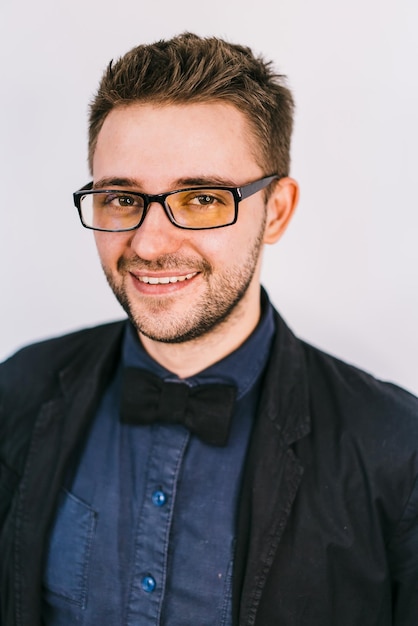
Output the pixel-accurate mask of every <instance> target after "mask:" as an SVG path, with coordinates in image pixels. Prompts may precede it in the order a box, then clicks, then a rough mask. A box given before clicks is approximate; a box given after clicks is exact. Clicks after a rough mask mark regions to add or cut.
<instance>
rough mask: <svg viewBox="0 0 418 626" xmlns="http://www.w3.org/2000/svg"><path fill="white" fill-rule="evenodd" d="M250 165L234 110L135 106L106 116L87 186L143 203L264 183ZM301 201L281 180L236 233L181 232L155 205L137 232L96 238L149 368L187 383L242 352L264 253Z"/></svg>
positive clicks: (251, 151)
mask: <svg viewBox="0 0 418 626" xmlns="http://www.w3.org/2000/svg"><path fill="white" fill-rule="evenodd" d="M258 161H259V159H258V155H257V151H256V147H255V141H254V139H253V136H252V134H251V131H250V127H249V125H248V122H247V120H246V117H245V116H244V115H243V114H242V113H241V112H240V111H239V110H238V109H236V108H235V107H234V106H232V105H229V104H226V103H222V102H214V103H209V104H187V105H166V106H156V105H152V104H134V105H132V104H131V105H129V106H127V107H120V108H116V109H113V110H112V111H111V112H110V113H109V115H108V116H107V118H106V120H105V122H104V124H103V126H102V128H101V130H100V133H99V136H98V140H97V145H96V150H95V153H94V157H93V179H94V185H95V187H97V188H103V187H104V186H105V187H106V188H109V186H110V187H112V181H113V186H114V187H115V188H116V187H117V188H118V189H120V188H125V187H126V188H127V189H130V190H131V191H133V190H136V191H142V192H144V193H149V194H157V193H163V192H166V191H171V190H174V189H181V188H182V187H187V186H192V185H199V184H206V185H207V184H218V185H219V184H225V185H227V186H240V185H244V184H246V183H249V182H252V181H253V180H256V179H258V178H261V177H263V176H265V175H267V174H270V173H271V172H266V171H265V170H263V169H262V168H261V166H260V164H259V162H258ZM116 180H117V181H118V182H117V183H116V182H115V181H116ZM297 198H298V187H297V184H296V182H295V181H294V180H292V179H290V178H285V179H282V180H281V181H280V182H279V183H278V184H277V185H276V187H275V189H274V191H273V193H272V194H271V195H270V197H269V199H268V201H267V203H266V202H265V197H264V194H263V192H262V191H261V192H258V193H257V194H255V195H254V196H252V197H250V198H247V199H246V200H243V201H242V202H241V203H240V205H239V214H238V220H237V222H236V223H235V224H234V225H232V226H228V227H225V228H219V229H214V230H201V231H191V230H183V229H180V228H177V227H176V226H174V225H173V224H171V223H170V222H169V220H168V218H167V216H166V215H165V213H164V210H163V208H162V207H161V206H160V205H158V204H157V203H154V204H152V205H151V206H150V209H149V212H148V214H147V216H146V218H145V220H144V222H143V224H142V225H141V227H140V228H139V229H137V230H135V231H131V232H127V233H101V232H95V239H96V245H97V249H98V253H99V256H100V260H101V263H102V266H103V269H104V272H105V274H106V277H107V279H108V281H109V284H110V286H111V288H112V289H113V291H114V293H115V295H116V297H117V298H118V300H119V301H120V302H121V304H122V306H123V307H124V308H125V310H126V311H127V313H128V315H129V316H130V318H131V320H132V321H133V322H134V324H135V326H136V328H137V330H138V333H139V337H140V339H141V341H142V343H143V345H144V347H145V349H146V350H147V352H148V353H149V354H150V355H151V356H152V357H153V358H154V359H155V360H157V361H158V362H159V363H161V364H162V365H163V366H164V367H166V368H167V369H169V370H170V371H172V372H174V373H176V374H177V375H178V376H180V377H182V378H184V377H187V376H191V375H193V374H196V373H197V372H199V371H201V370H203V369H205V368H206V367H208V366H209V365H211V364H213V363H215V362H216V361H218V360H220V359H221V358H223V357H224V356H226V355H227V354H229V353H231V352H232V351H233V350H235V349H236V348H238V347H239V346H240V345H241V344H242V343H243V342H244V341H245V339H246V338H247V337H248V336H249V335H250V334H251V332H252V331H253V330H254V328H255V326H256V325H257V322H258V320H259V317H260V269H261V256H262V255H261V252H262V248H263V245H264V244H266V243H267V244H271V243H275V242H276V241H277V240H278V239H279V238H280V236H281V235H282V233H283V232H284V230H285V228H286V226H287V224H288V222H289V220H290V218H291V216H292V214H293V211H294V209H295V206H296V203H297ZM185 276H187V277H188V278H187V279H186V280H178V281H177V282H167V281H168V280H170V281H172V280H175V278H176V277H177V278H179V279H183V278H184V277H185ZM144 278H145V280H149V279H151V280H152V281H155V280H157V279H158V281H162V283H158V284H150V283H148V282H143V281H144Z"/></svg>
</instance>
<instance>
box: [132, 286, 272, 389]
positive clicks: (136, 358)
mask: <svg viewBox="0 0 418 626" xmlns="http://www.w3.org/2000/svg"><path fill="white" fill-rule="evenodd" d="M274 334H275V324H274V316H273V307H272V305H271V303H270V301H269V299H268V296H267V294H266V292H265V291H264V289H262V292H261V317H260V321H259V323H258V324H257V326H256V328H255V330H254V331H253V332H252V333H251V335H250V336H249V337H248V338H247V339H246V341H245V342H244V343H243V344H242V345H241V346H240V347H239V348H237V350H234V352H231V354H228V355H227V356H226V357H225V358H223V359H221V360H220V361H218V362H216V363H214V364H213V365H211V366H209V367H208V368H206V369H205V370H202V371H201V372H199V373H198V374H196V375H195V376H190V377H189V378H186V379H182V382H184V383H186V384H188V385H190V386H191V387H192V386H195V385H200V384H208V383H226V384H233V385H235V386H236V387H237V399H240V398H242V397H243V396H244V395H245V394H246V393H247V392H248V391H249V390H250V389H251V388H252V387H253V385H254V384H255V382H256V381H257V379H258V378H259V376H260V375H261V373H262V372H263V370H264V367H265V365H266V363H267V359H268V356H269V352H270V346H271V343H272V339H273V337H274ZM122 363H123V365H124V367H139V368H142V369H146V370H148V371H150V372H152V373H153V374H156V375H157V376H159V377H160V378H162V379H163V380H166V381H178V380H179V378H178V376H176V375H175V374H173V373H172V372H170V371H169V370H167V369H165V368H164V367H163V366H162V365H160V364H159V363H157V362H156V361H155V360H154V359H153V358H152V357H151V356H150V355H149V354H148V353H147V352H146V351H145V350H144V348H143V346H142V344H141V342H140V340H139V338H138V334H137V332H136V330H135V328H134V327H133V325H132V324H131V323H130V322H128V323H127V328H126V332H125V335H124V339H123V348H122Z"/></svg>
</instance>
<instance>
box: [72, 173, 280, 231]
mask: <svg viewBox="0 0 418 626" xmlns="http://www.w3.org/2000/svg"><path fill="white" fill-rule="evenodd" d="M280 178H281V176H279V175H278V174H271V175H270V176H265V177H263V178H260V179H258V180H255V181H253V182H252V183H248V185H242V186H241V187H224V186H216V185H215V186H213V185H209V186H207V187H206V186H199V187H187V188H185V189H175V190H174V191H167V192H166V193H158V194H147V193H142V192H139V191H127V190H125V189H120V188H119V189H93V181H91V182H89V183H87V185H85V186H84V187H81V189H78V190H77V191H75V192H74V193H73V200H74V204H75V206H76V208H77V211H78V215H79V218H80V221H81V224H82V225H83V226H84V228H88V229H90V230H97V231H101V232H107V233H123V232H128V231H131V230H136V229H137V228H139V227H140V226H141V224H142V223H143V221H144V220H145V218H146V216H147V213H148V209H149V206H150V204H151V203H152V202H157V203H158V204H160V205H161V206H162V207H163V209H164V212H165V214H166V215H167V217H168V219H169V220H170V222H171V224H173V225H174V226H176V227H177V228H183V229H184V230H212V229H214V228H224V227H225V226H232V224H235V222H236V221H237V219H238V205H239V203H240V202H241V200H245V199H246V198H249V197H250V196H252V195H254V194H255V193H257V192H258V191H261V190H262V189H265V188H266V187H268V185H270V183H272V182H273V180H275V179H277V180H280ZM200 189H202V190H205V191H210V190H212V189H213V190H214V191H216V190H221V191H229V192H231V194H232V196H233V198H234V203H235V210H234V217H233V219H232V220H231V221H230V222H228V223H227V224H220V225H218V226H184V225H183V224H178V223H177V222H176V220H175V219H174V215H173V214H172V212H171V209H170V207H169V205H168V204H167V202H166V199H167V198H168V196H171V195H173V194H175V193H179V192H183V191H199V190H200ZM115 191H120V192H124V191H126V193H127V194H129V195H130V196H138V197H140V198H142V200H143V202H144V208H143V213H142V216H141V219H140V220H139V222H138V224H135V226H130V227H129V228H119V229H115V230H113V229H109V228H96V227H94V226H89V225H88V224H86V223H85V222H84V220H83V215H82V210H81V200H82V198H83V197H84V196H86V195H93V194H98V193H112V192H115Z"/></svg>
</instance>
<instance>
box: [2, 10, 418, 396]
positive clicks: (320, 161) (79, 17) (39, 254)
mask: <svg viewBox="0 0 418 626" xmlns="http://www.w3.org/2000/svg"><path fill="white" fill-rule="evenodd" d="M0 25H1V40H0V45H1V81H0V89H1V116H0V139H1V140H0V151H1V152H0V185H1V227H0V272H1V274H0V280H1V282H0V285H1V294H2V295H1V325H0V358H3V357H5V356H6V355H7V354H9V353H11V352H12V351H14V350H15V349H17V348H18V347H20V346H21V345H23V344H25V343H28V342H31V341H34V340H37V339H40V338H44V337H47V336H50V335H55V334H59V333H62V332H66V331H68V330H72V329H76V328H79V327H82V326H85V325H92V324H96V323H98V322H101V321H104V320H109V319H114V318H116V317H121V314H122V312H121V310H120V308H119V306H118V305H117V304H116V302H115V301H114V299H113V296H112V294H111V292H110V290H109V289H108V287H107V285H106V283H105V280H104V278H103V277H102V272H101V268H100V266H99V262H98V259H97V256H96V252H95V249H94V243H93V239H92V236H91V233H89V232H88V231H87V230H84V229H82V228H81V226H80V225H79V223H78V221H77V220H78V218H77V215H76V210H75V208H74V207H73V206H72V197H71V194H72V192H73V191H74V190H75V189H77V188H78V187H80V186H81V185H82V184H84V183H85V182H87V181H88V180H89V175H88V170H87V166H86V133H87V130H86V129H87V122H86V120H87V104H88V101H89V100H90V98H91V96H92V94H93V92H94V91H95V89H96V86H97V84H98V81H99V78H100V76H101V73H102V71H103V69H104V67H105V65H106V64H107V63H108V61H109V60H110V59H111V58H112V57H118V56H120V55H121V54H123V53H124V52H126V51H127V50H128V49H130V48H131V47H133V46H134V45H137V44H139V43H144V42H151V41H154V40H155V39H159V38H165V37H170V36H172V35H175V34H178V33H180V32H183V31H185V30H190V31H195V32H197V33H198V34H201V35H212V34H214V35H218V36H222V37H225V38H227V39H229V40H230V41H233V42H236V43H242V44H246V45H249V46H251V47H252V48H253V49H254V50H255V51H256V52H259V53H263V54H264V55H265V56H266V57H267V58H271V59H274V61H275V63H276V67H277V68H278V69H279V70H280V71H281V72H283V73H285V74H287V75H288V77H289V84H290V86H291V88H292V89H293V91H294V94H295V98H296V102H297V116H296V130H295V137H294V143H293V166H292V174H293V176H294V177H295V178H297V179H298V181H299V182H300V185H301V189H302V195H301V201H300V205H299V209H298V211H297V214H296V216H295V219H294V221H293V223H292V225H291V226H290V228H289V230H288V232H287V233H286V235H285V236H284V238H283V239H282V241H281V242H280V243H279V244H277V245H276V246H275V247H274V248H269V249H268V250H267V253H266V257H265V267H264V277H263V282H264V284H265V285H266V287H267V288H268V291H269V292H270V295H271V297H272V299H273V302H274V303H275V304H276V305H277V307H278V308H279V309H280V311H281V313H282V315H283V316H284V317H285V319H286V321H287V322H288V323H289V324H290V326H291V327H292V328H293V330H294V331H295V332H296V333H297V334H299V335H300V336H301V337H303V338H304V339H307V340H308V341H310V342H312V343H314V344H316V345H317V346H319V347H321V348H323V349H325V350H327V351H329V352H331V353H333V354H335V355H337V356H339V357H341V358H343V359H345V360H348V361H350V362H352V363H354V364H356V365H358V366H360V367H362V368H364V369H366V370H368V371H371V372H372V373H374V374H375V375H377V376H378V377H381V378H384V379H390V380H392V381H394V382H397V383H398V384H400V385H402V386H405V387H407V388H408V389H410V390H412V391H414V392H415V393H418V356H417V355H418V332H417V319H418V289H417V284H418V280H417V279H418V244H417V234H418V210H417V209H418V206H417V205H418V203H417V192H418V189H417V186H418V176H417V172H418V158H417V146H418V37H417V32H418V2H417V1H416V0H397V1H396V2H395V0H391V1H389V0H351V1H350V2H342V1H338V0H315V1H313V0H282V1H281V2H273V1H268V0H258V1H257V2H255V1H254V2H245V1H244V0H240V1H238V0H229V1H228V0H211V2H197V1H196V0H176V1H171V2H168V1H166V0H162V1H158V0H154V1H153V2H149V3H144V2H140V1H138V0H137V1H134V0H113V1H112V2H110V1H109V0H92V1H89V0H83V1H81V0H71V1H63V0H37V2H32V0H24V1H23V2H22V1H20V2H19V0H2V3H1V9H0Z"/></svg>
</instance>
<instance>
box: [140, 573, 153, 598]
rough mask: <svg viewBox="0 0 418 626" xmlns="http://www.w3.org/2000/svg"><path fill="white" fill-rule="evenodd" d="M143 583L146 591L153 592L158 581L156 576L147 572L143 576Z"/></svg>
mask: <svg viewBox="0 0 418 626" xmlns="http://www.w3.org/2000/svg"><path fill="white" fill-rule="evenodd" d="M141 585H142V589H143V590H144V591H146V592H147V593H152V592H153V591H154V589H155V587H156V586H157V583H156V582H155V578H154V577H153V576H151V575H150V574H147V575H146V576H144V577H143V579H142V581H141Z"/></svg>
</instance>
